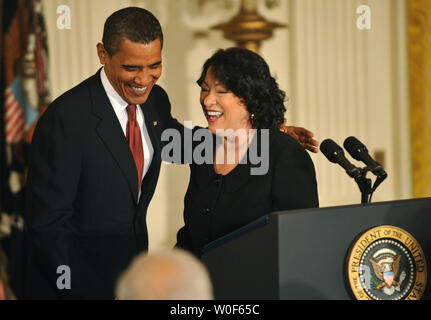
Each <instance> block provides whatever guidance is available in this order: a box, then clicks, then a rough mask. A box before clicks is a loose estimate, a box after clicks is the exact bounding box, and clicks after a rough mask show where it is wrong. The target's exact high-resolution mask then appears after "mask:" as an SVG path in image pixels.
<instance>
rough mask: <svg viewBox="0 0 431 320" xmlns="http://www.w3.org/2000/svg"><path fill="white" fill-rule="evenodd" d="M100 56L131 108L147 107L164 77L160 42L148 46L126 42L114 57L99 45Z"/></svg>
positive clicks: (110, 77) (156, 41)
mask: <svg viewBox="0 0 431 320" xmlns="http://www.w3.org/2000/svg"><path fill="white" fill-rule="evenodd" d="M97 53H98V55H99V59H100V63H101V64H103V65H104V66H105V72H106V76H107V77H108V79H109V82H110V83H111V85H112V86H113V87H114V89H115V91H117V93H118V94H119V95H120V96H121V97H122V98H123V99H124V100H125V101H126V102H128V103H129V104H143V103H145V101H147V99H148V96H149V94H150V92H151V89H152V88H153V86H154V85H155V84H156V82H157V80H158V79H159V78H160V76H161V74H162V46H161V42H160V39H156V40H154V41H153V42H150V43H148V44H143V43H137V42H132V41H130V40H128V39H123V40H122V41H121V45H120V48H119V50H118V51H117V52H116V53H114V54H113V55H112V56H111V57H110V56H109V54H108V52H107V51H106V50H105V48H104V47H103V44H101V43H99V44H98V45H97Z"/></svg>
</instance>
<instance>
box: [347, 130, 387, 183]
mask: <svg viewBox="0 0 431 320" xmlns="http://www.w3.org/2000/svg"><path fill="white" fill-rule="evenodd" d="M344 148H346V150H347V151H348V152H349V153H350V155H351V156H352V157H353V159H355V160H358V161H362V162H363V163H365V164H366V165H367V166H368V167H369V168H370V170H371V172H372V173H373V174H375V175H376V176H378V177H379V178H381V179H385V178H386V177H387V175H388V174H387V173H386V172H385V170H383V167H382V165H381V164H380V163H378V162H377V161H375V160H374V159H373V158H371V156H370V155H369V153H368V149H367V147H366V146H365V145H364V144H363V143H362V142H361V141H359V140H358V139H356V138H355V137H348V138H347V139H346V140H345V141H344Z"/></svg>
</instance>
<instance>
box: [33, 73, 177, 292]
mask: <svg viewBox="0 0 431 320" xmlns="http://www.w3.org/2000/svg"><path fill="white" fill-rule="evenodd" d="M141 108H142V111H143V113H144V115H145V123H146V126H147V130H148V133H149V136H150V138H151V142H152V145H153V148H154V157H153V159H152V163H151V166H150V168H149V170H148V172H147V174H146V175H145V178H144V180H143V183H142V189H141V194H142V195H141V197H140V199H139V201H138V190H137V185H138V175H137V170H136V167H135V163H134V161H133V156H132V153H131V151H130V148H129V146H128V143H127V140H126V138H125V136H124V133H123V131H122V129H121V125H120V123H119V121H118V119H117V117H116V115H115V112H114V110H113V108H112V106H111V104H110V102H109V99H108V96H107V95H106V93H105V90H104V88H103V85H102V82H101V80H100V70H99V72H97V73H96V74H95V75H94V76H92V77H90V78H89V79H87V80H85V81H84V82H82V83H81V84H79V85H78V86H76V87H75V88H73V89H71V90H69V91H67V92H66V93H64V94H63V95H62V96H60V97H59V98H58V99H56V100H55V101H54V102H53V103H52V104H51V105H50V107H49V108H48V110H47V111H46V113H45V114H44V115H43V116H42V118H41V119H40V121H39V123H38V125H37V128H36V131H35V134H34V137H33V142H32V146H31V153H30V164H29V176H28V192H27V198H26V212H27V216H26V218H27V219H26V221H27V227H28V236H29V240H30V250H29V269H28V279H27V280H28V281H27V284H28V285H27V297H28V298H54V299H56V298H73V299H85V298H90V299H110V298H113V296H114V286H115V282H116V279H117V277H118V275H119V274H120V273H121V271H123V270H124V269H125V268H126V267H127V265H128V263H129V262H130V260H131V259H132V258H133V257H134V256H135V255H136V254H137V253H138V252H139V251H142V250H146V249H147V247H148V235H147V226H146V212H147V208H148V205H149V203H150V200H151V198H152V196H153V194H154V190H155V187H156V183H157V180H158V176H159V172H160V164H161V148H162V142H161V133H162V131H163V130H164V129H166V128H176V129H178V130H180V132H181V130H182V129H183V127H182V125H180V124H179V123H178V122H177V121H176V120H175V119H173V118H172V117H171V114H170V103H169V99H168V96H167V94H166V93H165V91H164V90H163V89H162V88H161V87H159V86H154V88H153V89H152V91H151V93H150V95H149V97H148V100H147V102H146V103H145V104H144V105H142V106H141ZM59 266H67V267H69V269H70V272H71V288H70V289H63V290H59V289H58V287H57V280H58V279H59V277H61V276H64V275H65V273H64V272H62V273H57V268H58V267H59ZM59 281H60V282H61V279H60V280H59Z"/></svg>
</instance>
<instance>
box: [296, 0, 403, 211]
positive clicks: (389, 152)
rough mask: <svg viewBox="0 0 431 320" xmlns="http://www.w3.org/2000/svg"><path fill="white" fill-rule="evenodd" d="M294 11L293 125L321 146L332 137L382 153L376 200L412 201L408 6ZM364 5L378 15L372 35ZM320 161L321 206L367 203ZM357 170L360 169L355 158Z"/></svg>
mask: <svg viewBox="0 0 431 320" xmlns="http://www.w3.org/2000/svg"><path fill="white" fill-rule="evenodd" d="M289 4H290V6H289V12H290V15H289V20H290V24H291V29H290V36H291V41H290V50H291V56H292V58H291V64H290V67H291V70H290V73H289V74H290V75H291V79H292V83H291V86H290V88H291V90H292V100H291V103H292V105H293V107H294V108H295V109H294V112H293V115H294V122H295V123H300V124H301V125H304V126H306V127H307V128H310V129H312V130H313V131H314V132H316V133H317V134H318V137H319V138H320V141H322V140H324V139H325V138H331V139H333V140H335V141H336V142H337V143H338V144H339V145H341V146H342V144H343V142H344V140H345V139H346V138H347V137H348V136H351V135H353V136H356V137H357V138H358V139H359V140H361V141H362V142H363V143H364V144H366V145H367V147H368V149H369V151H370V154H371V155H373V154H374V153H375V152H376V151H380V152H383V153H384V155H385V169H386V171H387V172H388V178H387V179H386V181H385V182H384V183H383V184H382V185H381V186H380V187H379V189H378V190H377V191H376V192H375V195H374V197H373V200H374V201H385V200H395V199H402V198H410V197H411V173H410V171H411V169H410V166H411V164H410V160H409V154H410V145H409V141H408V139H409V133H408V131H409V130H408V117H409V116H408V99H407V92H408V90H407V79H408V77H407V57H406V38H405V36H406V35H405V30H406V18H405V14H406V6H405V5H406V2H405V1H404V0H323V1H322V0H293V1H290V2H289ZM360 5H367V6H369V7H370V9H371V29H370V30H360V29H358V28H357V25H356V20H357V18H358V17H359V14H357V13H356V8H357V7H358V6H360ZM313 160H314V163H315V165H316V168H317V176H318V183H319V197H320V203H321V206H332V205H342V204H357V203H358V202H360V194H359V191H358V187H357V185H356V183H354V181H353V180H351V179H350V178H348V177H347V175H346V173H345V172H344V170H342V169H341V168H340V167H338V166H337V165H335V164H332V163H329V162H328V161H327V160H326V159H325V158H324V157H322V155H313ZM352 163H353V164H355V165H357V166H361V164H360V163H358V162H356V161H355V160H353V159H352ZM370 177H372V175H371V176H370ZM373 180H374V177H373Z"/></svg>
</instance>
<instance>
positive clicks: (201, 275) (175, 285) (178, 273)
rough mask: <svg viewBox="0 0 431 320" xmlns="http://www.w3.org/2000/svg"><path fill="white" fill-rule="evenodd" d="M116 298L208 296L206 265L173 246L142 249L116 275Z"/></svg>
mask: <svg viewBox="0 0 431 320" xmlns="http://www.w3.org/2000/svg"><path fill="white" fill-rule="evenodd" d="M116 297H117V299H119V300H211V299H213V288H212V284H211V281H210V277H209V274H208V271H207V269H206V268H205V266H204V265H203V263H202V262H201V261H199V260H198V259H197V258H196V257H194V256H193V255H192V254H190V253H188V252H186V251H184V250H180V249H172V250H168V251H159V252H156V253H150V254H147V253H142V254H140V255H138V256H137V257H135V258H134V259H133V261H132V263H131V264H130V265H129V267H128V268H127V270H126V271H124V272H123V274H122V275H121V276H120V277H119V279H118V282H117V287H116Z"/></svg>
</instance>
